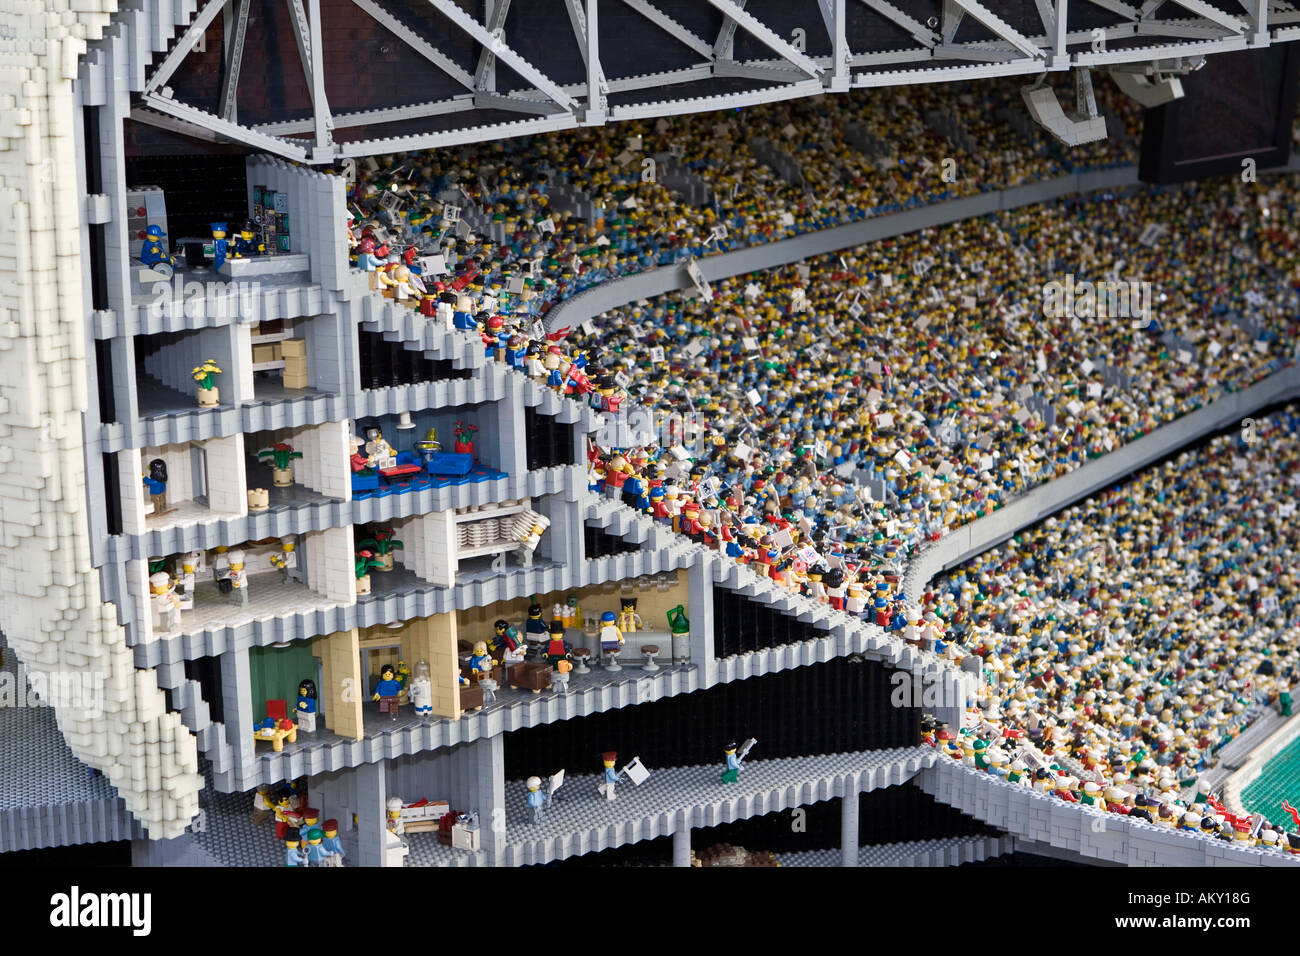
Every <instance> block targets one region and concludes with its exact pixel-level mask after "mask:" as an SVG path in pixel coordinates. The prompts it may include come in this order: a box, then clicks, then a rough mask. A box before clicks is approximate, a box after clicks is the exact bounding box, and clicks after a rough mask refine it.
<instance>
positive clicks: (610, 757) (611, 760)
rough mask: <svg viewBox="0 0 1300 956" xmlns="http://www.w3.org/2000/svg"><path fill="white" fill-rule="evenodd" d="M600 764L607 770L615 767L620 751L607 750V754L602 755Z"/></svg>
mask: <svg viewBox="0 0 1300 956" xmlns="http://www.w3.org/2000/svg"><path fill="white" fill-rule="evenodd" d="M600 762H601V763H603V764H604V765H605V766H606V767H607V768H608V767H612V766H614V764H616V763H617V762H618V751H616V750H607V751H606V752H605V753H603V754H601V755H600Z"/></svg>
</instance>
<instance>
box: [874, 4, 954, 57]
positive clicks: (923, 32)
mask: <svg viewBox="0 0 1300 956" xmlns="http://www.w3.org/2000/svg"><path fill="white" fill-rule="evenodd" d="M862 2H863V3H864V4H866V6H867V7H868V8H870V9H871V10H874V11H875V12H876V13H878V14H880V15H881V16H882V17H884V18H885V19H886V20H889V21H890V22H891V23H894V24H897V25H898V26H900V27H902V28H903V29H904V30H906V31H907V32H908V33H910V34H911V35H912V39H914V40H916V42H917V43H920V44H923V45H924V46H927V47H934V46H935V45H936V44H937V43H938V42H939V40H940V39H941V38H940V36H939V34H937V33H935V32H934V31H933V30H931V29H930V28H929V27H927V26H926V25H925V24H923V23H921V22H920V21H918V20H914V19H912V18H911V17H910V16H908V15H907V14H906V13H904V12H903V11H902V10H900V9H898V7H896V6H894V5H893V4H892V3H890V2H889V0H862Z"/></svg>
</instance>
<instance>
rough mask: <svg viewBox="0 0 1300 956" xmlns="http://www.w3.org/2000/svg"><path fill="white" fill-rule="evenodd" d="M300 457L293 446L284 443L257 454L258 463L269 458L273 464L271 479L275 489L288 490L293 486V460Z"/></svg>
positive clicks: (300, 453)
mask: <svg viewBox="0 0 1300 956" xmlns="http://www.w3.org/2000/svg"><path fill="white" fill-rule="evenodd" d="M301 457H302V452H300V451H294V450H293V446H292V445H290V444H289V443H288V442H284V441H282V442H276V443H275V444H274V445H271V446H270V447H269V448H263V449H262V450H261V451H259V452H258V453H257V458H258V460H259V461H265V460H266V459H268V458H270V459H271V460H272V461H273V462H274V465H273V466H272V470H271V477H272V479H273V480H274V482H275V487H277V488H289V487H291V486H292V485H293V460H294V459H295V458H301Z"/></svg>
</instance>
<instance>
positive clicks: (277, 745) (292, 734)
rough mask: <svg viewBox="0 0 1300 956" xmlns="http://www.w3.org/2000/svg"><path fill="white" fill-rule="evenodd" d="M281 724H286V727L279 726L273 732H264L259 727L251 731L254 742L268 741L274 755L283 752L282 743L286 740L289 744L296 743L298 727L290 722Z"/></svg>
mask: <svg viewBox="0 0 1300 956" xmlns="http://www.w3.org/2000/svg"><path fill="white" fill-rule="evenodd" d="M281 723H282V724H288V725H289V726H288V727H284V726H280V727H276V728H275V729H273V730H265V729H263V728H261V727H259V728H258V729H257V730H254V731H253V740H254V741H259V740H260V741H270V744H271V749H272V750H274V751H275V752H276V753H279V752H280V751H282V750H284V742H285V740H286V739H288V741H289V743H291V744H296V743H297V742H298V725H297V724H295V723H291V722H290V721H287V720H285V721H281Z"/></svg>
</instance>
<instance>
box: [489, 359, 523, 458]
mask: <svg viewBox="0 0 1300 956" xmlns="http://www.w3.org/2000/svg"><path fill="white" fill-rule="evenodd" d="M518 378H519V376H516V375H512V376H511V382H510V384H511V385H512V386H514V387H513V388H511V389H510V390H509V393H508V394H507V395H506V397H505V398H503V399H501V400H500V401H499V402H497V403H496V407H497V426H496V434H495V435H493V436H492V441H494V442H495V443H496V446H497V458H498V461H499V464H498V465H497V467H498V468H500V469H501V470H502V471H504V472H505V473H506V474H507V475H522V474H523V473H524V472H525V471H527V470H528V436H527V435H526V434H525V431H524V418H525V416H524V401H523V394H522V392H521V390H520V387H519V386H520V385H522V382H519V381H516V380H517V379H518Z"/></svg>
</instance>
